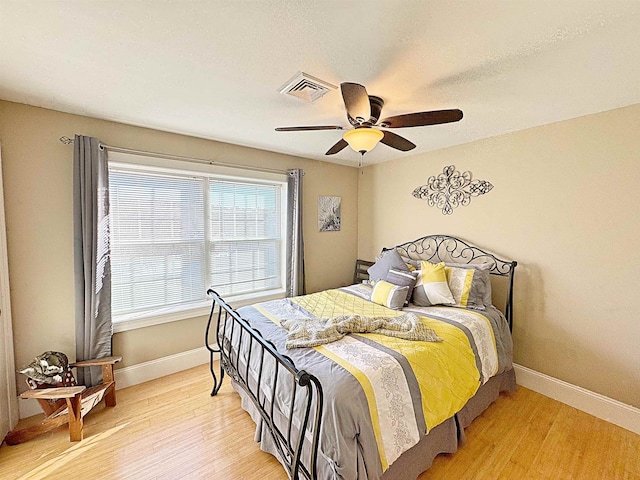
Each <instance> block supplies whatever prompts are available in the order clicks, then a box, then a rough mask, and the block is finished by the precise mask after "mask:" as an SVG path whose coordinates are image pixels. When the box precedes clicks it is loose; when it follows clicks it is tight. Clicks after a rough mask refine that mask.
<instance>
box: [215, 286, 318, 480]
mask: <svg viewBox="0 0 640 480" xmlns="http://www.w3.org/2000/svg"><path fill="white" fill-rule="evenodd" d="M207 294H208V295H210V296H211V297H212V298H213V305H212V307H211V313H210V315H209V320H208V322H207V328H206V331H205V346H206V347H207V349H208V350H209V357H210V359H209V368H210V370H211V376H212V377H213V390H212V391H211V396H215V395H217V393H218V391H219V390H220V387H221V386H222V381H223V379H224V374H225V372H226V373H227V375H229V376H230V377H231V378H232V379H233V380H234V382H235V383H236V384H237V385H238V386H240V387H241V388H242V389H243V390H244V392H246V394H247V397H248V398H249V399H250V400H251V402H252V403H253V405H254V406H255V409H256V411H257V412H258V413H259V414H260V417H261V418H262V422H263V425H262V426H263V427H266V428H267V430H268V432H269V434H270V436H271V438H272V440H273V445H274V447H275V450H276V451H277V454H278V456H279V460H280V462H281V463H282V464H283V466H284V468H285V470H287V473H288V475H289V478H291V479H299V478H306V479H308V480H312V479H315V478H316V460H317V454H318V441H319V435H320V422H321V416H322V406H323V397H322V386H321V385H320V382H319V381H318V379H317V378H316V377H315V376H313V375H310V374H308V373H307V372H305V371H304V370H298V368H296V366H295V365H294V363H293V361H292V360H291V359H290V358H289V357H287V356H286V355H283V354H281V353H280V352H278V351H277V349H276V347H275V346H274V345H273V343H271V342H270V341H269V340H266V339H265V338H263V337H262V334H261V333H260V332H259V331H258V330H256V329H254V328H253V327H252V326H251V325H250V324H249V323H248V322H247V321H246V320H245V319H243V318H242V317H241V316H240V315H239V314H238V313H237V312H236V311H235V310H233V309H232V308H231V307H230V306H229V305H227V303H226V302H225V301H224V300H223V299H222V298H221V297H220V296H219V295H218V294H217V293H216V292H215V291H214V290H211V289H210V290H208V291H207ZM211 336H213V337H211ZM215 354H220V372H219V378H218V376H217V375H216V372H215V369H214V355H215Z"/></svg>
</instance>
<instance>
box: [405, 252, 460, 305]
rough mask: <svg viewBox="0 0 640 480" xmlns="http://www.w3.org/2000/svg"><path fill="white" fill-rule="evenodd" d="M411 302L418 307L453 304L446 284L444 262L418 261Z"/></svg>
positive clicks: (453, 301)
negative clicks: (418, 266)
mask: <svg viewBox="0 0 640 480" xmlns="http://www.w3.org/2000/svg"><path fill="white" fill-rule="evenodd" d="M412 301H413V303H414V304H415V305H418V306H419V307H430V306H431V305H454V304H455V303H456V302H455V300H454V298H453V295H452V294H451V290H449V285H448V284H447V274H446V272H445V265H444V262H440V263H430V262H425V261H424V260H423V261H421V262H420V270H419V274H418V281H417V282H416V288H414V289H413V299H412Z"/></svg>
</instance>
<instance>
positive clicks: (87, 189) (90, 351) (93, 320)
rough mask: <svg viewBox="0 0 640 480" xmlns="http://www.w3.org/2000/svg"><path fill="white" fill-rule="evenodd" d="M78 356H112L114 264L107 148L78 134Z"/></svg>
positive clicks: (83, 378)
mask: <svg viewBox="0 0 640 480" xmlns="http://www.w3.org/2000/svg"><path fill="white" fill-rule="evenodd" d="M73 214H74V232H73V233H74V235H73V240H74V262H75V293H76V360H77V361H80V360H89V359H93V358H101V357H109V356H111V337H112V334H113V326H112V323H111V262H110V247H109V170H108V166H107V152H106V151H104V150H103V149H101V148H100V142H99V141H98V140H97V139H95V138H92V137H85V136H82V135H76V137H75V141H74V149H73ZM101 381H102V371H101V369H100V367H91V368H90V369H82V368H79V369H78V382H79V383H80V384H82V385H87V386H93V385H97V384H98V383H100V382H101Z"/></svg>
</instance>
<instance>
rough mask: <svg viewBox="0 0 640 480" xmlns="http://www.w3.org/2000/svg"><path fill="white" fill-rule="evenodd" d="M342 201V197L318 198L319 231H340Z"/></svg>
mask: <svg viewBox="0 0 640 480" xmlns="http://www.w3.org/2000/svg"><path fill="white" fill-rule="evenodd" d="M340 201H341V197H326V196H319V197H318V231H320V232H337V231H339V230H340Z"/></svg>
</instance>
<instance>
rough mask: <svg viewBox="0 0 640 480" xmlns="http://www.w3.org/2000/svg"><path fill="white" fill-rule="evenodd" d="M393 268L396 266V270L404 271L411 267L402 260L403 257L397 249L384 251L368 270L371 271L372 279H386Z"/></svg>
mask: <svg viewBox="0 0 640 480" xmlns="http://www.w3.org/2000/svg"><path fill="white" fill-rule="evenodd" d="M391 268H395V269H396V270H401V271H403V272H408V271H409V267H407V265H406V264H405V263H404V261H403V260H402V257H401V256H400V254H399V253H398V252H397V250H395V249H394V250H386V251H384V252H382V255H380V258H378V259H377V260H376V263H374V264H373V265H371V266H370V267H369V268H368V269H367V272H369V278H370V279H371V280H374V281H377V280H385V279H386V278H387V274H388V273H389V269H391Z"/></svg>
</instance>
